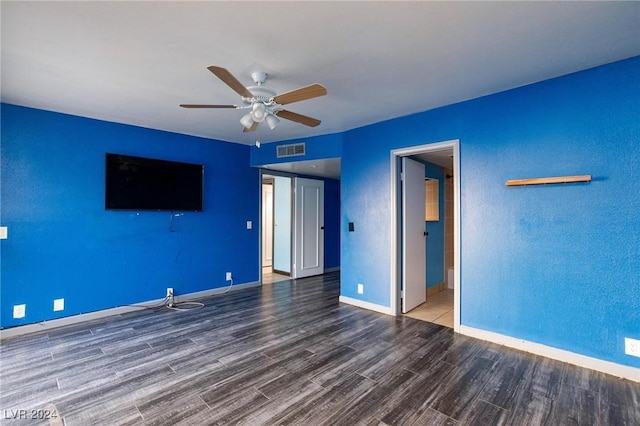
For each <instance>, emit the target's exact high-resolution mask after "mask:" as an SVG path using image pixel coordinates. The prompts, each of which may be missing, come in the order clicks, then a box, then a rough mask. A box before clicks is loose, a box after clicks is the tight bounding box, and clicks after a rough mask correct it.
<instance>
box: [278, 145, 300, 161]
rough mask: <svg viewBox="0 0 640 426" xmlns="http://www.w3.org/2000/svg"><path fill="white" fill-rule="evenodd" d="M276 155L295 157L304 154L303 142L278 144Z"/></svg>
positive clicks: (279, 156)
mask: <svg viewBox="0 0 640 426" xmlns="http://www.w3.org/2000/svg"><path fill="white" fill-rule="evenodd" d="M276 149H277V157H278V158H282V157H296V156H298V155H304V154H305V148H304V143H296V144H293V145H280V146H278V147H277V148H276Z"/></svg>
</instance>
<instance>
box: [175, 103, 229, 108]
mask: <svg viewBox="0 0 640 426" xmlns="http://www.w3.org/2000/svg"><path fill="white" fill-rule="evenodd" d="M180 106H181V107H182V108H237V106H235V105H199V104H180Z"/></svg>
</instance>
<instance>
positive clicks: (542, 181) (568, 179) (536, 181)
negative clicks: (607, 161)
mask: <svg viewBox="0 0 640 426" xmlns="http://www.w3.org/2000/svg"><path fill="white" fill-rule="evenodd" d="M574 182H591V175H579V176H557V177H547V178H531V179H512V180H508V181H506V182H505V185H506V186H525V185H546V184H550V183H574Z"/></svg>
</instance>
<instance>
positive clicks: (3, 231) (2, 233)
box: [0, 226, 9, 240]
mask: <svg viewBox="0 0 640 426" xmlns="http://www.w3.org/2000/svg"><path fill="white" fill-rule="evenodd" d="M7 238H9V230H8V229H7V227H6V226H0V240H6V239H7Z"/></svg>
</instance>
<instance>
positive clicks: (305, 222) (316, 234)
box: [292, 178, 424, 278]
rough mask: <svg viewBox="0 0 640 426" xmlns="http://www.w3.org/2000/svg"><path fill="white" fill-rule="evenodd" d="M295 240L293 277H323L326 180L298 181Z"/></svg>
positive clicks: (295, 193)
mask: <svg viewBox="0 0 640 426" xmlns="http://www.w3.org/2000/svg"><path fill="white" fill-rule="evenodd" d="M423 179H424V178H423ZM293 240H294V260H293V274H292V276H293V278H302V277H310V276H313V275H320V274H323V273H324V181H322V180H316V179H305V178H295V190H294V239H293Z"/></svg>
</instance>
